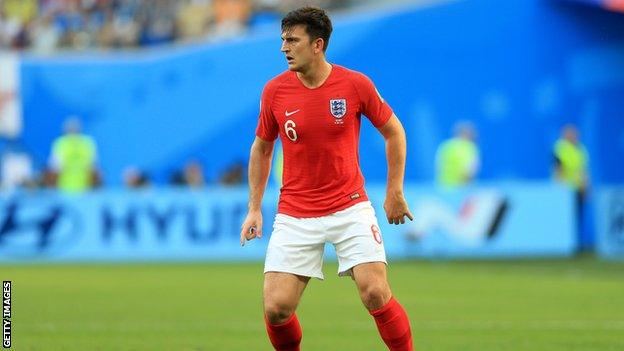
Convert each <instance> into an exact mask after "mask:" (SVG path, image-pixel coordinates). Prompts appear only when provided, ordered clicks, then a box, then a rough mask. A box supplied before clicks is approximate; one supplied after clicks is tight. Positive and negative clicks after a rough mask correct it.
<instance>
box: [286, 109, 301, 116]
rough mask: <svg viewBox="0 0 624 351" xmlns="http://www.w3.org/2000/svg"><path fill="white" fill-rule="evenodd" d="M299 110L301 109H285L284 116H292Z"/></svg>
mask: <svg viewBox="0 0 624 351" xmlns="http://www.w3.org/2000/svg"><path fill="white" fill-rule="evenodd" d="M300 110H301V109H299V110H294V111H292V112H288V111H285V112H284V114H285V115H286V117H288V116H292V115H294V114H295V113H297V112H299V111H300Z"/></svg>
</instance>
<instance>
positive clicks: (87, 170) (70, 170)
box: [50, 117, 99, 193]
mask: <svg viewBox="0 0 624 351" xmlns="http://www.w3.org/2000/svg"><path fill="white" fill-rule="evenodd" d="M63 129H64V132H65V133H64V134H63V135H62V136H60V137H58V138H57V139H56V140H55V141H54V143H53V144H52V152H51V157H50V168H51V169H52V172H53V175H54V180H55V184H56V187H57V189H59V190H61V191H64V192H70V193H79V192H84V191H87V190H89V189H91V188H93V187H94V186H96V185H99V184H98V183H99V176H98V172H97V170H96V167H95V165H96V156H97V147H96V143H95V141H94V140H93V139H92V138H91V137H89V136H87V135H84V134H82V133H81V123H80V120H79V119H78V118H76V117H71V118H69V119H67V120H66V121H65V123H64V125H63Z"/></svg>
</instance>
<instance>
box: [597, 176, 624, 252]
mask: <svg viewBox="0 0 624 351" xmlns="http://www.w3.org/2000/svg"><path fill="white" fill-rule="evenodd" d="M595 216H596V235H597V238H598V240H597V250H598V254H599V255H600V257H602V258H608V259H621V260H624V187H619V188H618V187H605V188H603V189H600V191H599V192H598V198H597V201H596V215H595Z"/></svg>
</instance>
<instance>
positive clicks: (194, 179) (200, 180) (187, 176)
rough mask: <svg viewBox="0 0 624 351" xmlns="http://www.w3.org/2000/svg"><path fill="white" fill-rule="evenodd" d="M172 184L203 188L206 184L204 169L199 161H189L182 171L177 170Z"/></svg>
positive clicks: (171, 181) (172, 178)
mask: <svg viewBox="0 0 624 351" xmlns="http://www.w3.org/2000/svg"><path fill="white" fill-rule="evenodd" d="M170 184H171V185H177V186H188V187H191V188H201V187H204V186H205V185H206V181H205V179H204V170H203V168H202V166H201V164H199V162H197V161H189V162H188V163H187V164H186V165H185V166H184V168H183V169H182V171H181V172H176V173H174V174H173V175H172V177H171V180H170Z"/></svg>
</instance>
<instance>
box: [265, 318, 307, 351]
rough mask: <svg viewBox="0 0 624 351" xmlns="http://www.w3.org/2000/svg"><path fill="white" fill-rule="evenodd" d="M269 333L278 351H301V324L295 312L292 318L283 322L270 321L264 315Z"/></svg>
mask: <svg viewBox="0 0 624 351" xmlns="http://www.w3.org/2000/svg"><path fill="white" fill-rule="evenodd" d="M264 323H265V324H266V329H267V333H268V334H269V339H270V340H271V344H273V347H274V348H275V350H276V351H299V350H300V348H299V344H300V343H301V335H302V334H301V325H300V324H299V320H298V319H297V315H296V314H294V313H293V315H292V316H290V318H289V319H288V320H287V321H286V322H285V323H282V324H271V323H269V321H268V319H267V318H266V316H265V317H264Z"/></svg>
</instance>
